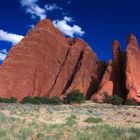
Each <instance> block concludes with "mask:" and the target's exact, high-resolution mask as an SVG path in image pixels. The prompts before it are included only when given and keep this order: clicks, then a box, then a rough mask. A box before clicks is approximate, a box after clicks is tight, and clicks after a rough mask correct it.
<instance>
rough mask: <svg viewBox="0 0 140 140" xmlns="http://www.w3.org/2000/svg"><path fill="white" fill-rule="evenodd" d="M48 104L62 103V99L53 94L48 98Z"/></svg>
mask: <svg viewBox="0 0 140 140" xmlns="http://www.w3.org/2000/svg"><path fill="white" fill-rule="evenodd" d="M49 104H52V105H58V104H62V100H61V99H60V98H59V97H57V96H54V97H52V98H51V99H50V100H49Z"/></svg>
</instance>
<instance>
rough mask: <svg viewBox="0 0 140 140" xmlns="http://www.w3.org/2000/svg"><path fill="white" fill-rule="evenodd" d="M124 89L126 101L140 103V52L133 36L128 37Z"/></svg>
mask: <svg viewBox="0 0 140 140" xmlns="http://www.w3.org/2000/svg"><path fill="white" fill-rule="evenodd" d="M126 89H127V92H128V95H127V99H132V100H135V101H136V102H140V50H139V46H138V43H137V39H136V37H135V36H134V35H133V34H130V35H129V36H128V42H127V49H126Z"/></svg>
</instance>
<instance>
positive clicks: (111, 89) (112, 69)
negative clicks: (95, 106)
mask: <svg viewBox="0 0 140 140" xmlns="http://www.w3.org/2000/svg"><path fill="white" fill-rule="evenodd" d="M112 53H113V56H112V60H110V62H109V64H108V67H107V69H106V72H105V74H104V76H103V79H102V82H101V84H100V86H99V89H98V91H97V93H95V94H94V95H93V96H92V98H91V99H92V100H93V101H95V102H103V101H104V100H105V97H106V96H113V95H114V94H117V95H119V96H121V94H122V86H121V85H122V83H121V81H122V79H121V78H122V68H121V67H122V52H121V48H120V44H119V42H118V41H116V40H115V41H113V49H112Z"/></svg>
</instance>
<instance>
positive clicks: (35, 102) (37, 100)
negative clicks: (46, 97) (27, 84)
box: [30, 97, 43, 105]
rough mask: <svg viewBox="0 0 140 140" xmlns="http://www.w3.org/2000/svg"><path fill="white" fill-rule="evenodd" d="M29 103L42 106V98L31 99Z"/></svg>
mask: <svg viewBox="0 0 140 140" xmlns="http://www.w3.org/2000/svg"><path fill="white" fill-rule="evenodd" d="M30 103H32V104H35V105H40V104H43V98H42V97H33V98H32V99H31V101H30Z"/></svg>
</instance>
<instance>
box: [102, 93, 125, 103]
mask: <svg viewBox="0 0 140 140" xmlns="http://www.w3.org/2000/svg"><path fill="white" fill-rule="evenodd" d="M104 102H105V103H109V104H112V105H121V104H122V103H123V99H122V98H121V97H119V96H118V95H114V96H106V97H105V101H104Z"/></svg>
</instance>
